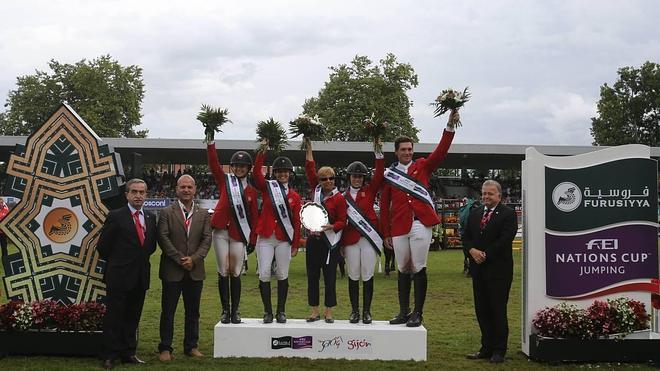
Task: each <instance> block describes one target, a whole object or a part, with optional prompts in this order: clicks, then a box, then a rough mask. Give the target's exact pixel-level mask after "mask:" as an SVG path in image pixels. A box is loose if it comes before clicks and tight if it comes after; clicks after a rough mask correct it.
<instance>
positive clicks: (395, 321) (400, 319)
mask: <svg viewBox="0 0 660 371" xmlns="http://www.w3.org/2000/svg"><path fill="white" fill-rule="evenodd" d="M408 319H410V315H409V314H407V313H403V312H399V314H397V315H396V317H394V318H392V319H391V320H390V325H402V324H404V323H406V322H408Z"/></svg>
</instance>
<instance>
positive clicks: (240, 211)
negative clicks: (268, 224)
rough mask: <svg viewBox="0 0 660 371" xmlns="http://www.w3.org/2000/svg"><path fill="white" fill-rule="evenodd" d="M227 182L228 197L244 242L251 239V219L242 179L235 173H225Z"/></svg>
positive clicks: (246, 242)
mask: <svg viewBox="0 0 660 371" xmlns="http://www.w3.org/2000/svg"><path fill="white" fill-rule="evenodd" d="M225 184H226V187H227V197H228V198H229V203H230V204H231V208H232V211H233V213H232V214H233V215H234V221H235V222H236V224H237V225H238V229H239V230H240V231H241V239H242V240H243V243H244V244H248V243H249V241H250V233H251V231H252V229H251V228H250V219H249V215H248V208H247V207H246V205H245V204H244V203H243V185H242V184H241V180H240V179H239V178H238V177H237V176H236V175H234V174H226V173H225Z"/></svg>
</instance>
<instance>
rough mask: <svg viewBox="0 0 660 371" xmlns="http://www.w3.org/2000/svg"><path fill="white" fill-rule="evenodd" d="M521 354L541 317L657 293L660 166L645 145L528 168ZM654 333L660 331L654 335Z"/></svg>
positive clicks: (536, 157)
mask: <svg viewBox="0 0 660 371" xmlns="http://www.w3.org/2000/svg"><path fill="white" fill-rule="evenodd" d="M522 170H523V171H522V172H523V184H522V189H523V203H524V210H525V213H524V216H523V217H524V221H523V225H524V231H523V292H522V295H523V315H522V318H523V321H524V322H523V326H522V350H523V352H524V353H525V354H527V355H529V354H530V335H532V334H533V332H534V331H533V328H532V319H533V318H534V315H535V314H536V312H537V311H539V310H541V309H543V308H544V307H548V306H554V305H556V304H558V303H560V302H562V301H569V302H570V303H571V304H575V305H577V306H578V307H583V308H584V307H587V306H589V305H590V304H592V303H593V301H594V300H595V299H601V300H603V299H607V298H616V297H621V296H625V297H628V298H630V299H635V300H638V301H640V302H642V303H644V305H645V306H646V309H647V311H648V312H652V311H653V309H652V308H653V306H652V302H651V293H657V292H658V288H659V285H658V280H657V278H658V270H659V268H658V220H657V195H658V188H657V187H658V180H657V172H658V164H657V161H655V160H653V159H651V158H650V150H649V147H647V146H642V145H636V144H633V145H625V146H619V147H612V148H608V149H604V150H600V151H596V152H591V153H587V154H583V155H578V156H569V157H549V156H544V155H542V154H540V153H539V152H537V151H536V150H535V149H534V148H528V149H527V151H526V159H525V161H523V169H522ZM656 330H657V329H656Z"/></svg>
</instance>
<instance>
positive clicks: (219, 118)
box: [197, 104, 231, 143]
mask: <svg viewBox="0 0 660 371" xmlns="http://www.w3.org/2000/svg"><path fill="white" fill-rule="evenodd" d="M227 115H229V110H227V109H226V108H225V109H222V108H213V107H211V106H209V105H206V104H202V108H201V111H200V112H199V113H198V114H197V120H199V121H200V122H201V123H202V125H204V135H205V139H204V141H205V142H206V143H210V142H212V141H213V139H214V137H215V133H217V132H220V131H222V130H220V128H221V127H222V125H224V124H225V123H227V122H231V121H229V119H228V118H227Z"/></svg>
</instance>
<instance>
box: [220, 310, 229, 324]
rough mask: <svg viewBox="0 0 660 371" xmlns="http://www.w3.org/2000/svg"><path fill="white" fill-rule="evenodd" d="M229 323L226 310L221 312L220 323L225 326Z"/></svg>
mask: <svg viewBox="0 0 660 371" xmlns="http://www.w3.org/2000/svg"><path fill="white" fill-rule="evenodd" d="M229 322H231V321H230V319H229V311H228V310H227V309H223V310H222V314H221V315H220V323H224V324H227V323H229Z"/></svg>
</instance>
